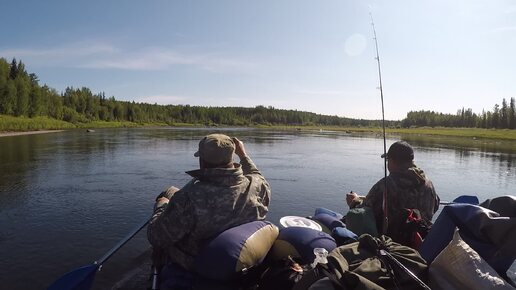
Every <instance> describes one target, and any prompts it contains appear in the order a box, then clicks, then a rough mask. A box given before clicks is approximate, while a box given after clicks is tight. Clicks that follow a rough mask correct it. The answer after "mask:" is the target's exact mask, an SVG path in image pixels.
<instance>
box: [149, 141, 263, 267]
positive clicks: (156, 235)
mask: <svg viewBox="0 0 516 290" xmlns="http://www.w3.org/2000/svg"><path fill="white" fill-rule="evenodd" d="M233 153H234V154H236V155H237V156H238V157H239V158H240V164H238V163H233ZM194 156H196V157H199V165H200V169H197V170H192V171H188V172H186V173H187V174H189V175H190V176H192V177H193V179H192V180H191V181H190V182H188V183H187V184H186V185H185V186H184V187H183V188H181V189H180V190H179V189H177V188H176V187H170V188H169V189H167V190H166V191H164V192H162V193H161V194H160V195H159V196H158V197H157V199H156V204H155V207H154V214H153V216H152V218H151V220H150V223H149V226H148V228H147V237H148V239H149V242H150V243H151V244H152V245H153V246H154V247H155V248H156V247H157V248H160V249H163V251H164V252H165V253H166V254H168V257H169V259H170V260H171V262H173V263H176V264H178V265H180V266H181V267H183V268H184V269H185V270H188V271H191V270H192V268H193V264H194V261H195V257H196V255H197V254H198V253H199V251H200V250H201V248H202V247H203V245H204V244H205V243H206V242H207V241H209V239H210V238H213V237H214V236H216V235H217V234H219V233H221V232H222V231H224V230H226V229H229V228H231V227H235V226H237V225H240V224H244V223H247V222H251V221H255V220H263V219H265V216H266V214H267V212H268V206H269V202H270V198H271V189H270V186H269V184H268V183H267V181H266V180H265V178H264V177H263V176H262V174H261V173H260V171H258V169H257V168H256V166H255V165H254V163H253V161H252V160H251V158H249V156H248V155H247V153H246V151H245V148H244V144H243V143H242V141H240V140H238V139H237V138H230V137H228V136H226V135H223V134H211V135H208V136H206V137H204V138H203V139H202V140H201V141H200V142H199V150H198V151H197V152H196V153H195V154H194Z"/></svg>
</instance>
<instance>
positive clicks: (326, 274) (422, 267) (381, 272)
mask: <svg viewBox="0 0 516 290" xmlns="http://www.w3.org/2000/svg"><path fill="white" fill-rule="evenodd" d="M403 268H405V269H406V270H408V271H409V272H410V274H409V273H408V272H407V271H406V270H404V269H403ZM415 276H417V277H419V278H417V277H415ZM323 278H329V279H330V281H331V283H332V285H333V288H334V289H346V290H347V289H357V290H358V289H425V287H428V286H426V284H425V283H427V281H428V267H427V264H426V262H425V260H424V259H423V258H421V256H420V255H419V253H418V252H417V251H416V250H414V249H412V248H410V247H407V246H403V245H400V244H398V243H395V242H393V241H392V239H391V238H389V237H387V236H381V237H379V238H375V237H373V236H371V235H368V234H364V235H362V236H360V238H359V240H358V242H355V243H352V244H348V245H344V246H340V247H338V248H336V249H335V250H333V251H332V252H331V253H330V255H329V256H328V263H327V264H318V265H317V266H316V267H315V268H314V269H312V270H310V271H308V272H307V273H305V274H304V275H303V278H302V279H301V280H300V281H299V282H297V283H296V284H295V285H294V287H293V288H292V289H293V290H304V289H309V288H310V286H311V285H312V284H314V283H315V282H316V281H318V280H320V279H323ZM426 289H429V288H426Z"/></svg>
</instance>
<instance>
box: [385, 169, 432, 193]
mask: <svg viewBox="0 0 516 290" xmlns="http://www.w3.org/2000/svg"><path fill="white" fill-rule="evenodd" d="M389 177H390V178H392V179H394V181H395V183H396V184H397V185H398V186H399V187H400V188H418V187H420V186H423V185H424V184H425V182H426V180H427V178H426V176H425V173H424V172H423V170H422V169H421V168H418V167H417V166H416V165H415V164H412V165H411V166H410V167H408V168H405V169H401V170H398V171H394V172H391V174H390V175H389Z"/></svg>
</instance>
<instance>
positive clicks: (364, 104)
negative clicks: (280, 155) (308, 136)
mask: <svg viewBox="0 0 516 290" xmlns="http://www.w3.org/2000/svg"><path fill="white" fill-rule="evenodd" d="M1 7H2V8H1V10H2V17H1V18H0V35H1V38H2V41H0V57H4V58H6V59H8V60H10V59H11V58H12V57H16V58H17V59H21V60H22V61H23V62H24V63H25V64H26V67H27V70H28V71H29V72H34V73H36V74H37V75H38V76H39V78H40V82H41V84H47V85H49V86H50V87H53V88H56V89H57V90H58V91H62V90H64V88H66V87H67V86H74V87H81V86H86V87H89V88H91V89H92V91H93V92H100V91H104V92H105V93H106V95H108V96H115V98H116V99H119V100H131V101H132V100H134V101H137V102H149V103H158V104H191V105H206V106H246V107H249V106H256V105H265V106H273V107H276V108H283V109H297V110H303V111H311V112H315V113H322V114H330V115H338V116H345V117H352V118H366V119H379V118H381V104H380V95H379V91H378V90H377V89H376V87H377V86H378V75H377V68H376V62H375V59H374V42H373V40H372V31H371V25H370V19H369V11H372V12H373V15H374V17H375V22H376V30H377V33H378V40H379V46H380V58H381V65H382V74H383V85H384V96H385V109H386V112H385V114H386V118H387V119H402V118H404V117H405V115H406V113H407V112H408V111H410V110H423V109H424V110H435V111H439V112H443V113H455V112H456V111H457V109H459V108H461V107H463V106H464V107H466V108H469V107H470V108H472V109H473V111H474V112H476V113H479V112H481V111H482V109H486V110H492V108H493V106H494V104H495V103H498V104H500V103H501V100H502V98H506V99H510V98H511V97H516V55H515V53H516V1H514V0H490V1H487V0H454V1H449V0H421V1H414V0H393V1H373V0H366V1H344V0H341V1H330V0H328V1H313V0H311V1H309V0H289V1H281V0H266V1H242V0H238V1H237V0H235V1H226V0H217V1H213V0H206V1H165V0H161V1H133V0H124V1H122V0H118V1H114V0H113V1H107V0H104V1H98V0H94V1H93V0H89V1H68V0H66V1H65V0H61V1H52V0H49V1H40V0H32V1H7V0H2V4H1Z"/></svg>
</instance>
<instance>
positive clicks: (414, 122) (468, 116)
mask: <svg viewBox="0 0 516 290" xmlns="http://www.w3.org/2000/svg"><path fill="white" fill-rule="evenodd" d="M401 126H402V127H424V126H428V127H436V126H439V127H459V128H461V127H462V128H464V127H467V128H487V129H489V128H496V129H516V104H515V100H514V98H511V99H510V101H509V104H508V103H507V101H506V100H505V98H504V99H503V100H502V106H501V107H500V105H498V104H495V105H494V107H493V111H485V110H482V113H481V114H475V113H473V110H472V109H471V108H469V109H466V110H465V109H464V108H462V109H461V110H458V111H457V113H456V114H443V113H438V112H434V111H410V112H408V113H407V117H406V118H405V119H403V120H402V121H401Z"/></svg>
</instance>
